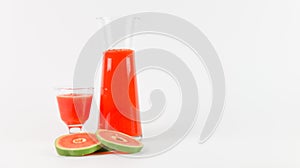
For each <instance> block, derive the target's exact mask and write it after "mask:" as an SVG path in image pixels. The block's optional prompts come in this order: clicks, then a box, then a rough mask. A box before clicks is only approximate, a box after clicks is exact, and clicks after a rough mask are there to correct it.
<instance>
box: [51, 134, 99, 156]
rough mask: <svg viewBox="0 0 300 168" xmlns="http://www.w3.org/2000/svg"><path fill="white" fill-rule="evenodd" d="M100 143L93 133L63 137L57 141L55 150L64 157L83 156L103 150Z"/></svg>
mask: <svg viewBox="0 0 300 168" xmlns="http://www.w3.org/2000/svg"><path fill="white" fill-rule="evenodd" d="M100 144H101V143H100V142H99V141H98V139H97V138H96V136H95V134H92V133H76V134H68V135H62V136H60V137H58V138H57V139H56V140H55V148H56V151H57V153H58V154H59V155H62V156H83V155H87V154H90V153H93V152H95V151H97V150H99V149H100V148H101V146H100Z"/></svg>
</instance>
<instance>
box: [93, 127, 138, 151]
mask: <svg viewBox="0 0 300 168" xmlns="http://www.w3.org/2000/svg"><path fill="white" fill-rule="evenodd" d="M100 131H108V130H103V129H99V130H97V132H96V137H97V138H98V140H99V141H100V142H101V144H102V145H104V146H106V147H108V148H110V149H113V150H116V151H120V152H125V153H137V152H140V151H141V150H142V148H143V144H142V143H140V142H139V144H140V145H138V146H131V145H124V144H119V143H115V142H113V141H109V140H106V139H105V138H102V137H101V136H100V135H99V132H100ZM118 133H119V134H123V135H125V136H127V137H128V138H132V137H130V136H129V135H126V134H124V133H121V132H118Z"/></svg>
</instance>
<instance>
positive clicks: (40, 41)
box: [0, 0, 300, 168]
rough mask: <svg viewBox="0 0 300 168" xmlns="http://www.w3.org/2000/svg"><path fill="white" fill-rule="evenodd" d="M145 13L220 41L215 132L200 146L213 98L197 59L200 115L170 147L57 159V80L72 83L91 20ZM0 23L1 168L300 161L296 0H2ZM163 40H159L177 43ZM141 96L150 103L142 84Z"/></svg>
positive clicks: (61, 129)
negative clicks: (220, 97)
mask: <svg viewBox="0 0 300 168" xmlns="http://www.w3.org/2000/svg"><path fill="white" fill-rule="evenodd" d="M117 4H118V5H117ZM144 11H153V12H165V13H170V14H174V15H176V16H179V17H182V18H184V19H186V20H188V21H189V22H191V23H193V24H194V25H196V26H197V27H198V28H199V29H200V30H201V31H202V32H203V33H204V34H205V35H206V36H207V37H208V39H209V40H210V41H211V42H212V44H213V45H214V47H215V48H216V50H217V52H218V54H219V57H220V59H221V61H222V64H223V67H224V71H225V77H226V83H227V98H226V107H225V111H224V115H223V119H222V122H221V124H220V125H219V127H218V129H217V131H216V132H215V134H214V135H213V137H212V138H211V139H209V141H207V142H206V143H205V144H198V143H197V140H198V138H199V135H200V131H201V127H202V124H203V120H204V119H203V117H205V113H206V112H207V111H208V109H209V104H210V102H209V101H208V100H209V96H210V94H209V93H210V92H209V91H208V90H209V88H210V87H209V81H208V78H207V77H206V73H205V72H203V71H204V70H203V67H202V65H201V64H200V65H199V66H197V65H195V66H194V69H195V70H197V68H198V70H199V74H200V76H201V77H199V79H197V81H198V82H199V83H200V84H201V85H199V87H200V89H199V94H200V95H201V96H200V98H201V104H202V106H201V107H200V112H201V113H200V115H199V118H198V120H197V123H196V124H195V127H194V128H193V129H192V131H191V132H190V134H189V135H188V136H187V137H186V139H185V140H184V141H183V142H182V143H180V144H179V145H177V146H176V147H175V148H173V149H172V150H171V151H169V152H166V153H164V154H163V155H160V156H157V157H153V158H146V159H137V160H135V159H126V158H122V157H118V156H115V155H105V156H92V157H85V158H66V157H59V156H57V154H56V152H55V149H54V145H53V142H54V139H55V138H56V137H57V136H59V135H61V134H64V133H66V131H67V130H66V128H65V125H64V123H62V121H61V120H60V118H59V114H58V111H57V105H56V102H55V93H54V91H53V87H54V86H56V85H60V84H64V83H67V82H69V81H71V80H72V78H73V70H74V67H75V63H76V61H77V58H78V55H79V53H80V51H81V49H82V47H83V46H84V44H85V43H86V42H87V40H88V39H89V38H90V37H91V36H92V35H93V34H94V33H95V32H96V31H97V30H98V29H99V24H98V23H97V21H96V19H95V18H96V17H99V16H111V17H119V16H124V15H127V14H133V13H137V12H144ZM0 30H1V31H0V45H1V49H0V55H1V57H0V77H1V85H0V86H1V87H0V90H1V95H2V96H1V114H2V117H1V118H2V120H1V122H0V128H1V130H2V134H1V141H0V142H1V143H0V147H1V154H0V160H1V161H0V167H29V166H30V167H41V166H43V165H44V166H45V167H54V166H55V167H66V166H72V167H83V166H87V165H88V166H91V167H92V166H93V167H99V166H111V167H119V166H122V165H123V166H125V165H126V166H127V165H128V166H131V167H154V166H160V165H162V164H163V165H166V166H174V167H175V166H176V167H182V166H186V165H193V167H196V165H197V167H200V166H202V167H221V166H222V167H254V166H255V167H272V168H275V167H297V166H300V163H299V160H300V153H299V151H300V133H299V129H300V122H299V121H298V120H299V119H300V115H299V110H300V108H299V106H298V104H299V103H298V101H299V96H298V94H299V93H300V88H299V86H300V75H299V72H300V66H299V65H298V64H299V61H300V59H299V55H300V51H299V47H298V45H299V44H300V31H299V30H300V2H299V1H297V0H286V1H283V0H282V1H280V0H273V1H267V0H242V1H241V0H228V1H222V0H212V1H191V2H188V1H184V2H182V1H181V2H174V1H172V0H165V1H161V0H151V1H148V2H145V1H138V0H136V1H130V0H129V1H115V0H109V1H95V0H94V1H77V0H76V1H74V0H66V1H58V0H27V1H21V0H13V1H1V2H0ZM145 38H148V39H151V38H154V37H145ZM136 41H138V39H137V40H136ZM140 41H142V40H140ZM148 41H150V42H152V43H143V44H144V46H143V45H142V42H141V43H139V44H140V47H141V48H143V47H145V46H147V45H153V46H155V45H160V43H156V42H155V41H154V40H153V39H152V41H151V40H148ZM168 44H169V45H167V46H161V47H162V48H164V47H166V48H168V47H169V48H171V49H172V45H175V44H172V43H171V42H170V43H168ZM178 52H179V53H180V51H178ZM179 55H180V54H179ZM182 57H185V56H184V55H183V56H182ZM155 73H157V72H152V73H151V72H148V74H147V73H145V74H141V76H140V82H141V83H142V82H144V83H147V82H145V81H147V80H150V79H151V78H150V77H151V75H152V76H154V75H153V74H155ZM143 75H144V76H143ZM156 75H158V74H156ZM160 75H162V76H163V74H160ZM165 80H166V81H167V80H169V79H168V77H165ZM171 83H172V82H171ZM161 87H168V86H164V85H161ZM142 88H144V89H145V90H146V89H147V88H146V87H145V85H141V88H140V89H142ZM141 97H142V98H144V99H143V100H142V101H141V102H142V104H143V106H144V108H147V100H146V99H147V90H146V91H145V95H141ZM175 97H176V96H175ZM174 101H176V100H174ZM171 103H172V102H171ZM173 103H174V102H173ZM175 114H176V113H175ZM173 120H174V114H173V116H172V117H167V116H164V118H163V122H162V121H160V122H158V123H157V124H153V126H149V125H148V126H145V128H147V129H149V130H152V131H153V132H151V133H149V135H150V134H154V133H155V130H156V129H157V130H159V129H160V127H165V126H164V125H163V124H161V123H164V121H169V122H172V121H173ZM151 127H152V129H151ZM153 128H155V129H153ZM194 165H195V166H194Z"/></svg>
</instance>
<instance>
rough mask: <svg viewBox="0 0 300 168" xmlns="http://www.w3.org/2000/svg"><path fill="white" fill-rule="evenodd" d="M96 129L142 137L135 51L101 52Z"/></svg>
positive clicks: (116, 50) (114, 50)
mask: <svg viewBox="0 0 300 168" xmlns="http://www.w3.org/2000/svg"><path fill="white" fill-rule="evenodd" d="M99 128H101V129H110V130H116V131H120V132H123V133H125V134H128V135H130V136H134V137H141V136H142V129H141V123H140V114H139V104H138V92H137V81H136V74H135V61H134V51H133V50H131V49H111V50H107V51H106V52H104V58H103V69H102V83H101V95H100V119H99Z"/></svg>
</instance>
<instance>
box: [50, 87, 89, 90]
mask: <svg viewBox="0 0 300 168" xmlns="http://www.w3.org/2000/svg"><path fill="white" fill-rule="evenodd" d="M54 89H55V90H94V87H54Z"/></svg>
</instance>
